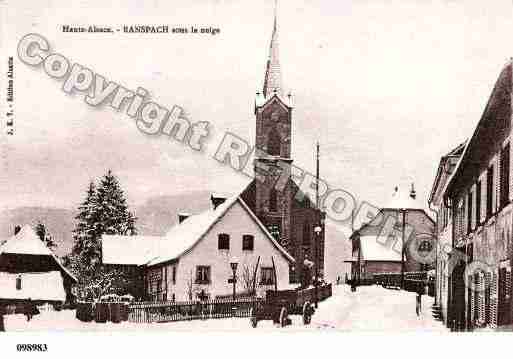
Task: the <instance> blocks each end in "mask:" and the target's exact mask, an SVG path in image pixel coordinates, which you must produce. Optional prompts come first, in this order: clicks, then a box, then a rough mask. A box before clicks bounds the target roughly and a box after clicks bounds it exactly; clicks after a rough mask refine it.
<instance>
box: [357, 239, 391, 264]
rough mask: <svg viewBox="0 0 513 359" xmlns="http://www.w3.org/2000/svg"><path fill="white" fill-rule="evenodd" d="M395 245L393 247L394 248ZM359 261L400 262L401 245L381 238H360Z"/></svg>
mask: <svg viewBox="0 0 513 359" xmlns="http://www.w3.org/2000/svg"><path fill="white" fill-rule="evenodd" d="M394 244H395V246H394ZM360 246H361V249H362V250H361V256H362V257H361V259H362V260H364V261H384V262H400V261H401V244H400V242H397V243H396V242H395V241H394V240H391V239H389V238H385V237H383V236H362V237H360Z"/></svg>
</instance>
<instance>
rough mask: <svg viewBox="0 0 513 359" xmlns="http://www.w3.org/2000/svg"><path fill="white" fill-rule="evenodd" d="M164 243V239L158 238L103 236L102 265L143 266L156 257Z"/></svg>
mask: <svg viewBox="0 0 513 359" xmlns="http://www.w3.org/2000/svg"><path fill="white" fill-rule="evenodd" d="M166 242H167V238H166V237H159V236H121V235H104V236H103V237H102V256H103V257H102V260H103V263H104V264H125V265H143V264H146V263H148V260H149V258H153V257H152V256H156V253H159V252H160V250H161V247H163V246H165V245H166Z"/></svg>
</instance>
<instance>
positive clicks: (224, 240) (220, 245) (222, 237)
mask: <svg viewBox="0 0 513 359" xmlns="http://www.w3.org/2000/svg"><path fill="white" fill-rule="evenodd" d="M217 238H218V241H217V249H230V235H229V234H226V233H220V234H219V235H218V236H217Z"/></svg>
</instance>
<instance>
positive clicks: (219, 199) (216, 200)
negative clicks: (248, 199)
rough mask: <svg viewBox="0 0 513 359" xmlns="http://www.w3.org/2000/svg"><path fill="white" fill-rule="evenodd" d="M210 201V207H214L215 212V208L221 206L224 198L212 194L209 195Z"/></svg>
mask: <svg viewBox="0 0 513 359" xmlns="http://www.w3.org/2000/svg"><path fill="white" fill-rule="evenodd" d="M210 200H211V201H212V207H214V210H215V209H217V207H219V205H221V204H223V203H224V201H226V197H223V196H220V195H217V194H215V193H212V194H211V195H210Z"/></svg>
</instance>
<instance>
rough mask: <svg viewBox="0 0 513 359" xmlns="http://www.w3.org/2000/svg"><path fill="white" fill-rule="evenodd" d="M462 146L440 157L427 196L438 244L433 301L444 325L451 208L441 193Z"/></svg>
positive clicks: (447, 290)
mask: <svg viewBox="0 0 513 359" xmlns="http://www.w3.org/2000/svg"><path fill="white" fill-rule="evenodd" d="M464 148H465V143H462V144H460V145H459V146H457V147H456V148H455V149H453V150H452V151H450V152H449V153H447V154H446V155H444V156H443V157H442V158H441V159H440V163H439V165H438V169H437V173H436V177H435V181H434V183H433V187H432V189H431V192H430V195H429V198H428V203H429V207H430V208H431V209H432V210H433V211H434V212H435V213H436V225H435V234H436V239H437V243H438V246H437V248H436V250H437V253H436V281H435V283H436V287H435V303H436V305H438V306H439V307H440V312H441V313H442V321H443V322H444V324H446V325H448V320H447V310H448V304H449V303H448V299H449V285H448V278H449V253H450V252H451V248H452V208H451V206H449V204H448V203H446V201H444V200H443V193H444V190H445V186H446V185H447V182H448V180H449V178H450V176H451V175H452V173H453V172H454V169H455V168H456V164H457V163H458V161H459V159H460V157H461V155H462V153H463V150H464Z"/></svg>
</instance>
